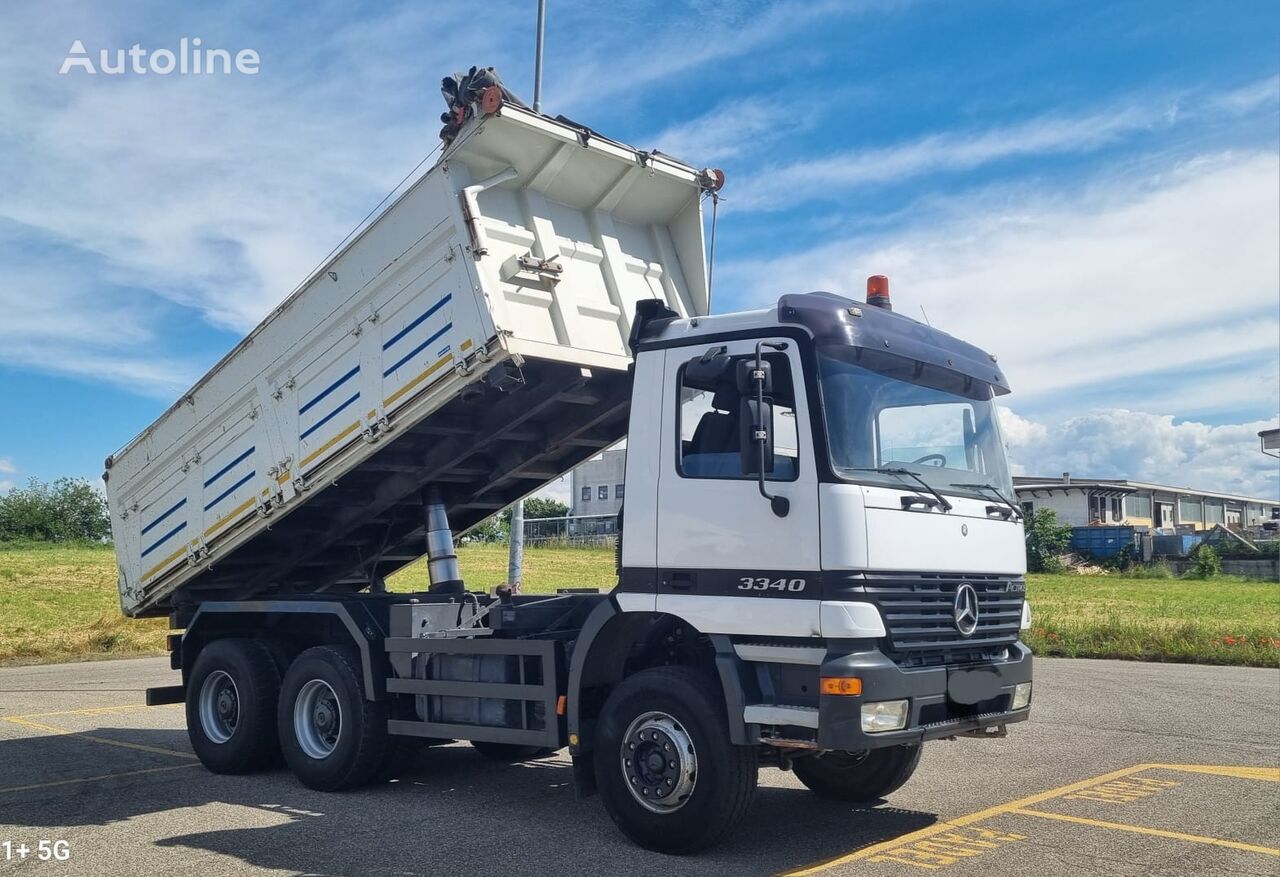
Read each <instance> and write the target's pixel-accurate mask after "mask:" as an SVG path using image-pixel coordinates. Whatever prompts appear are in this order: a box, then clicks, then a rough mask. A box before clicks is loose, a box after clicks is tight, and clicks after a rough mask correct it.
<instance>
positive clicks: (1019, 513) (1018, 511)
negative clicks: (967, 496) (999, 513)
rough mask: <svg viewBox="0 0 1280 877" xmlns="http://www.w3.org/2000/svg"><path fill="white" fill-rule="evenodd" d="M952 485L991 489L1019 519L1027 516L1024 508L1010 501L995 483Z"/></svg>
mask: <svg viewBox="0 0 1280 877" xmlns="http://www.w3.org/2000/svg"><path fill="white" fill-rule="evenodd" d="M951 486H952V487H964V488H967V489H969V490H989V491H991V492H992V493H993V494H995V496H996V498H997V499H999V500H1000V501H1001V502H1002V503H1004V504H1005V505H1007V506H1008V507H1009V508H1010V509H1012V510H1013V513H1014V515H1015V516H1017V518H1018V520H1019V521H1021V520H1022V519H1023V518H1024V517H1026V516H1025V515H1024V514H1023V513H1022V509H1020V508H1019V507H1018V506H1016V505H1014V504H1013V503H1012V502H1010V501H1009V498H1008V497H1007V496H1005V495H1004V494H1003V493H1001V492H1000V490H999V489H998V488H997V487H996V486H995V485H994V484H952V485H951Z"/></svg>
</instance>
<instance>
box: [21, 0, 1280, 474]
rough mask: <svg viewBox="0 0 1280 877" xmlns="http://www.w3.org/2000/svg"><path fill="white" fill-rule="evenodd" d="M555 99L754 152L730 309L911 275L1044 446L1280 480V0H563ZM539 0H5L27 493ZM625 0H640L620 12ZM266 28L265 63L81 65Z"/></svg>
mask: <svg viewBox="0 0 1280 877" xmlns="http://www.w3.org/2000/svg"><path fill="white" fill-rule="evenodd" d="M548 6H549V13H548V23H547V33H546V68H545V71H546V72H545V79H544V90H543V105H544V106H543V108H544V110H546V111H549V112H550V113H552V114H557V113H563V114H565V115H567V116H570V117H571V118H574V119H576V120H579V121H581V122H584V123H586V124H588V125H590V126H591V127H592V128H594V129H596V130H599V131H601V132H604V133H607V134H608V135H609V136H611V137H614V138H616V139H620V140H623V141H626V142H629V143H633V144H635V145H637V146H639V147H642V148H659V149H662V150H664V151H666V152H668V153H671V154H674V155H677V156H679V157H681V158H684V159H686V160H687V161H689V162H690V163H692V164H695V165H697V166H717V167H721V168H723V169H724V170H725V172H726V175H727V178H728V182H727V184H726V187H725V189H724V192H723V195H724V199H723V201H722V203H721V209H720V214H719V224H718V228H717V243H716V269H715V289H714V302H713V310H714V311H716V312H726V311H732V310H738V309H742V308H748V307H759V306H763V305H768V304H771V303H772V302H774V301H776V299H777V297H778V296H779V295H781V294H783V293H787V292H803V291H809V290H814V289H825V290H829V291H832V292H837V293H841V294H845V295H849V296H851V297H861V295H862V294H863V292H864V289H865V277H866V276H867V275H869V274H876V273H881V274H887V275H889V276H890V278H891V284H892V292H893V296H894V302H895V307H896V308H897V309H898V310H899V311H901V312H903V313H906V314H908V315H910V316H913V317H916V318H919V319H925V318H927V319H928V320H929V321H930V322H931V323H932V324H933V325H934V326H935V327H938V328H941V329H944V330H946V331H948V332H950V333H952V334H954V335H957V336H959V337H962V338H964V339H966V340H968V341H971V342H973V343H975V344H978V345H979V346H981V347H983V348H985V349H987V350H991V351H993V352H994V353H996V354H997V355H998V356H999V357H1000V362H1001V365H1002V366H1003V367H1004V371H1005V374H1006V375H1007V376H1008V378H1009V381H1010V383H1011V384H1012V386H1013V390H1014V392H1013V394H1012V395H1010V396H1007V397H1004V398H1003V399H1002V400H1001V402H1002V405H1003V411H1002V418H1003V423H1004V428H1005V434H1006V440H1007V442H1008V445H1009V452H1010V456H1011V459H1012V462H1013V465H1014V468H1015V471H1017V472H1020V473H1028V474H1042V475H1058V474H1060V473H1062V472H1063V471H1070V472H1072V474H1073V476H1075V477H1090V476H1093V477H1128V478H1133V479H1141V480H1150V481H1156V482H1162V483H1170V484H1176V485H1186V486H1193V487H1199V488H1203V489H1209V490H1224V491H1233V492H1240V493H1247V494H1251V495H1259V496H1266V497H1277V496H1280V469H1278V468H1277V464H1276V461H1275V460H1274V459H1271V458H1268V457H1265V456H1263V455H1262V454H1261V453H1260V452H1259V450H1258V439H1257V432H1258V430H1260V429H1263V428H1266V427H1268V426H1274V425H1276V423H1277V412H1278V410H1280V244H1278V241H1280V60H1278V59H1280V51H1278V50H1280V45H1278V40H1277V34H1278V33H1280V7H1277V6H1276V5H1275V4H1274V3H1273V2H1272V3H1268V2H1250V0H1236V2H1233V3H1231V4H1229V6H1224V5H1223V4H1220V3H1210V2H1181V3H1175V4H1169V3H1162V2H1145V0H1144V2H1135V0H1108V2H1097V3H1085V2H1057V0H1040V2H1037V3H1034V4H1029V3H1025V2H1014V0H1008V2H997V0H993V2H954V0H953V2H945V0H914V2H913V0H848V2H835V3H832V2H822V0H803V2H791V0H782V2H777V3H761V2H742V3H729V2H718V0H687V2H657V0H632V2H629V3H626V4H601V3H589V2H582V3H572V2H569V0H549V3H548ZM535 7H536V4H535V3H534V2H533V0H521V2H509V0H491V2H488V3H486V4H484V5H483V7H482V10H483V11H482V12H480V13H477V12H476V7H472V6H468V5H467V4H450V3H420V2H416V3H414V2H405V3H368V4H362V3H336V2H317V3H306V4H300V3H273V4H263V3H256V2H222V3H219V2H207V3H201V4H181V5H180V4H173V3H168V2H146V0H121V2H117V3H112V4H101V3H78V2H60V0H50V2H48V3H41V4H34V3H26V4H21V3H7V4H3V5H2V6H0V490H3V489H5V488H7V487H9V486H11V485H13V484H21V483H23V482H24V481H25V480H26V479H27V478H30V477H38V478H42V479H52V478H56V477H59V476H64V475H68V476H83V477H87V478H90V479H95V480H96V479H97V478H98V477H99V476H100V474H101V472H102V467H103V459H104V458H105V457H106V456H107V455H108V454H109V453H111V452H113V451H115V450H117V449H118V448H120V447H121V446H123V445H124V444H125V443H127V442H128V441H129V440H130V439H131V438H132V437H133V436H134V435H136V434H137V433H138V432H140V431H141V430H142V429H143V428H144V427H146V426H147V425H148V424H149V423H150V422H151V421H153V420H154V419H155V418H156V417H157V416H159V415H160V414H161V413H162V412H163V411H164V409H165V408H166V407H167V406H168V405H169V404H170V403H171V402H172V401H173V400H174V399H175V398H177V397H178V396H179V395H180V394H181V393H182V392H184V391H185V390H186V389H187V388H188V387H189V386H190V385H191V384H193V383H194V381H195V380H196V379H197V378H198V377H199V376H200V375H201V374H203V373H204V372H205V371H206V370H207V369H208V368H209V367H211V366H212V365H213V364H214V363H215V362H216V361H217V360H218V358H219V357H221V355H222V354H223V353H225V352H226V351H227V350H228V349H229V348H230V347H231V346H233V345H234V344H235V343H236V341H237V340H238V339H239V338H240V337H242V336H243V335H244V334H245V333H246V332H247V331H248V330H249V329H251V328H252V327H253V326H254V325H256V324H257V322H258V321H259V320H261V319H262V317H264V316H265V315H266V314H267V313H268V312H269V311H270V310H271V309H272V308H273V307H274V306H275V305H276V304H278V303H279V302H280V301H281V300H282V299H283V298H284V297H285V296H286V295H287V294H288V293H289V292H290V291H291V290H292V289H293V288H294V286H295V285H296V284H297V283H298V282H299V281H301V280H302V279H304V277H305V276H306V275H307V274H308V273H309V272H310V271H311V269H312V268H313V267H315V266H316V264H317V263H318V262H320V261H321V260H322V258H323V257H324V256H325V255H326V254H327V253H328V252H329V251H330V250H331V249H332V248H333V246H334V245H335V244H337V243H338V242H339V241H340V240H341V239H342V238H343V237H344V236H345V235H346V234H347V232H348V231H350V230H351V228H352V227H353V226H355V225H356V223H357V222H358V221H359V220H360V219H361V218H362V217H364V216H365V214H366V213H368V211H369V210H370V209H371V208H372V207H374V205H376V204H378V202H379V201H380V200H381V199H382V198H383V196H384V195H385V194H386V193H387V192H388V191H389V190H391V189H392V188H393V187H394V186H395V185H396V184H397V183H398V182H399V181H400V180H401V179H402V178H403V177H404V176H405V174H406V173H407V172H409V171H410V170H411V169H412V168H414V167H415V165H417V164H418V163H419V162H420V161H421V159H422V158H423V157H424V156H425V155H427V154H428V153H429V152H430V151H431V150H432V149H433V148H434V146H435V145H436V143H437V132H438V129H439V127H440V123H439V114H440V112H441V111H442V109H443V103H442V100H441V97H440V94H439V89H438V84H439V79H440V77H441V76H443V75H445V74H447V73H450V72H452V71H455V70H462V69H466V68H467V67H469V66H471V65H473V64H480V65H491V66H495V67H497V68H498V70H499V71H500V72H501V73H502V75H503V77H504V79H505V80H506V82H507V83H508V85H509V86H510V87H511V88H512V89H513V90H514V91H515V92H516V93H518V94H521V95H523V96H524V97H525V98H526V100H528V99H530V98H531V97H532V71H533V20H534V10H535ZM615 7H616V8H615ZM183 37H186V38H189V39H190V38H197V37H198V38H199V39H201V40H202V43H203V45H204V46H205V47H220V48H226V49H229V50H232V51H237V50H241V49H252V50H253V51H254V52H256V53H257V55H258V57H259V65H258V72H257V73H256V74H254V75H243V74H235V75H231V76H223V75H217V76H191V75H188V76H180V75H168V76H157V75H138V74H132V73H128V74H125V75H118V76H108V75H96V76H90V75H88V74H86V73H85V72H84V71H83V69H72V70H70V71H68V73H66V74H65V75H62V74H60V73H59V69H60V67H61V66H62V65H63V61H64V59H65V58H66V56H67V54H68V52H69V50H70V49H71V46H72V43H73V42H74V41H75V40H80V41H81V42H82V43H83V45H84V46H85V47H86V49H87V50H88V52H89V54H90V55H91V56H92V57H94V58H95V59H96V57H97V52H98V50H99V49H111V50H114V49H118V48H119V49H127V48H129V47H130V46H132V45H134V44H135V43H137V44H140V45H142V46H143V47H145V48H149V49H157V48H169V49H176V48H177V47H178V45H179V40H180V39H181V38H183Z"/></svg>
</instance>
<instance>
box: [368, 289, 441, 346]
mask: <svg viewBox="0 0 1280 877" xmlns="http://www.w3.org/2000/svg"><path fill="white" fill-rule="evenodd" d="M452 299H453V293H451V292H450V293H446V294H445V297H444V298H442V299H440V301H438V302H436V303H435V304H433V305H432V306H431V307H429V308H427V310H426V313H424V314H423V315H422V316H420V317H418V318H417V319H416V320H414V321H413V322H411V323H410V324H409V325H407V326H405V327H404V328H403V329H401V330H400V331H399V332H397V333H396V334H394V335H392V336H391V339H390V340H389V341H387V342H386V343H385V344H383V345H382V349H383V350H386V349H387V348H388V347H390V346H391V345H392V344H395V343H396V342H397V341H399V340H400V339H401V338H403V337H404V336H406V335H408V334H409V333H410V332H412V331H413V330H414V329H416V328H418V327H419V326H421V325H422V323H423V321H424V320H426V319H427V318H428V317H430V316H431V315H432V314H434V313H435V312H436V311H438V310H440V309H441V308H442V307H444V306H445V305H447V304H448V303H449V302H450V301H451V300H452Z"/></svg>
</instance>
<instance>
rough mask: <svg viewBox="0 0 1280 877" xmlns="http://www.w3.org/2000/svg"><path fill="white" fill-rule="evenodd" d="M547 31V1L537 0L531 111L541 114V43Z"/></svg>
mask: <svg viewBox="0 0 1280 877" xmlns="http://www.w3.org/2000/svg"><path fill="white" fill-rule="evenodd" d="M546 31H547V0H538V45H537V48H536V49H535V50H534V54H533V111H534V112H535V113H540V112H542V42H543V39H544V37H545V36H546Z"/></svg>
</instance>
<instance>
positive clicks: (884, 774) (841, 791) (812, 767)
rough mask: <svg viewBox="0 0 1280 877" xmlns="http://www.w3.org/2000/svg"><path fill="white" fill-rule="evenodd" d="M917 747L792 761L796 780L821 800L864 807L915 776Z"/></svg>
mask: <svg viewBox="0 0 1280 877" xmlns="http://www.w3.org/2000/svg"><path fill="white" fill-rule="evenodd" d="M919 763H920V744H919V743H916V744H914V745H912V746H887V747H885V748H884V749H869V750H866V751H865V752H823V753H820V754H818V755H810V756H808V757H806V758H799V759H796V761H795V763H794V764H793V765H792V768H793V769H794V770H795V772H796V779H798V780H800V782H802V783H804V784H805V785H806V786H808V787H809V788H810V789H812V790H813V791H815V792H817V793H818V794H819V795H822V796H823V797H824V798H834V799H836V800H838V801H852V802H856V803H865V802H867V801H875V800H878V799H880V798H883V797H885V796H886V795H890V794H892V793H894V792H896V791H897V790H898V789H900V788H902V785H903V784H904V783H905V782H906V781H907V780H909V779H911V775H912V774H913V773H915V770H916V765H917V764H919Z"/></svg>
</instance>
